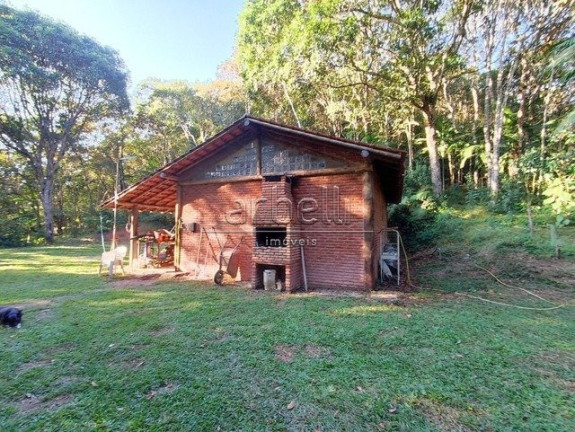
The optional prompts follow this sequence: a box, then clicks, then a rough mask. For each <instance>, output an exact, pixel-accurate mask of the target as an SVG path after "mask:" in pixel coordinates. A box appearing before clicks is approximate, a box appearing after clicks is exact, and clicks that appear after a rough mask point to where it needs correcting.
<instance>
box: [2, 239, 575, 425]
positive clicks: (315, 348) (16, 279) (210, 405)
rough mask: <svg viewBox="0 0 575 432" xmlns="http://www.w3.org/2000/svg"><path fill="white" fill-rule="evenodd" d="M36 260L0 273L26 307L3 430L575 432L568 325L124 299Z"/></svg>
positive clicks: (6, 375) (490, 310) (358, 304)
mask: <svg viewBox="0 0 575 432" xmlns="http://www.w3.org/2000/svg"><path fill="white" fill-rule="evenodd" d="M42 251H43V249H36V250H34V251H32V252H33V255H34V257H33V258H30V259H29V258H28V256H27V255H26V254H22V255H19V256H18V257H15V256H14V255H13V256H12V257H11V258H9V259H11V260H15V261H13V262H12V264H13V265H20V264H19V263H18V260H20V259H21V260H22V261H29V260H34V261H36V263H35V266H34V267H33V268H29V269H27V270H26V271H21V272H13V271H11V270H10V271H8V273H6V272H0V284H1V286H2V287H3V288H4V287H6V289H5V290H4V289H3V290H2V292H1V294H0V295H1V296H2V299H1V302H2V303H5V302H22V303H26V302H28V304H29V307H28V308H27V310H26V311H25V316H24V327H23V328H22V329H20V330H18V331H13V330H10V329H0V330H2V332H0V339H1V342H2V344H3V347H4V351H3V356H2V357H0V381H2V383H3V392H2V393H0V424H2V425H3V426H4V428H5V430H28V431H36V430H38V431H40V430H59V431H76V430H93V429H101V430H200V431H201V430H206V431H208V430H218V429H220V430H262V431H264V430H316V429H319V430H334V431H337V430H388V429H389V430H482V429H485V430H486V429H492V430H503V429H508V430H544V429H547V430H557V431H560V430H573V429H574V428H575V424H574V420H573V419H574V418H575V417H574V416H573V414H575V412H574V408H573V407H574V406H575V404H574V403H573V402H574V395H573V392H572V384H573V381H574V380H573V373H572V369H566V368H568V367H571V366H572V364H573V361H572V359H573V345H572V343H571V342H570V341H572V335H573V333H574V331H575V328H574V324H573V322H574V320H573V314H572V310H561V311H556V312H554V313H532V312H527V311H519V310H506V309H501V308H496V307H492V306H486V305H483V304H478V303H477V302H473V301H461V300H458V301H455V300H453V299H450V298H436V299H433V300H432V301H419V300H418V299H417V298H414V300H413V301H408V302H406V303H405V304H404V305H403V306H401V305H390V304H387V303H385V302H384V301H382V300H379V299H377V298H371V299H370V298H365V297H347V298H346V297H321V296H317V295H293V296H291V295H286V294H283V293H276V292H259V291H258V292H256V291H251V290H248V289H246V288H243V287H231V286H225V287H214V286H212V285H209V284H205V283H197V282H190V281H185V282H175V281H158V283H157V284H154V285H145V286H141V287H140V286H138V285H133V284H130V285H123V286H122V285H121V284H115V283H107V282H106V280H105V278H100V277H98V276H97V275H96V272H95V269H94V271H92V269H93V268H94V264H93V263H92V262H91V261H90V257H91V256H92V254H94V252H95V251H94V249H90V248H88V249H86V250H82V249H75V250H71V251H70V255H68V256H66V257H60V256H58V254H55V253H54V251H52V250H50V248H46V251H47V252H46V254H44V253H43V252H42ZM94 255H95V256H96V257H97V255H98V254H97V252H96V253H95V254H94ZM4 257H5V255H4V252H3V251H0V260H3V259H4ZM36 264H37V265H36ZM24 265H25V263H24ZM44 266H45V268H44ZM68 266H70V267H68ZM68 269H71V270H72V271H71V272H70V273H68V272H67V270H68ZM44 270H45V271H44ZM122 280H124V279H119V281H122ZM526 359H533V360H537V362H536V364H532V363H530V362H528V361H527V360H526ZM549 412H553V416H550V415H548V413H549Z"/></svg>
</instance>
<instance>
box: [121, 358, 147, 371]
mask: <svg viewBox="0 0 575 432" xmlns="http://www.w3.org/2000/svg"><path fill="white" fill-rule="evenodd" d="M144 364H146V361H145V360H144V359H143V358H140V357H138V358H135V359H132V360H128V361H124V362H121V363H120V367H121V368H123V369H126V370H137V369H140V368H141V367H142V366H144Z"/></svg>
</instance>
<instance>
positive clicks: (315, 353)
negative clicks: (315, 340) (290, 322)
mask: <svg viewBox="0 0 575 432" xmlns="http://www.w3.org/2000/svg"><path fill="white" fill-rule="evenodd" d="M305 353H306V354H307V355H308V356H309V357H312V358H319V357H325V356H326V355H329V350H328V349H327V348H324V347H320V346H318V345H314V344H307V345H306V346H305Z"/></svg>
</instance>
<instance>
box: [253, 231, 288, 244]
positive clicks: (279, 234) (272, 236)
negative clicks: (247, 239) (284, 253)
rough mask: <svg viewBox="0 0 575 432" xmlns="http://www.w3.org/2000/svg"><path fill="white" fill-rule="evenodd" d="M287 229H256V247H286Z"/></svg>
mask: <svg viewBox="0 0 575 432" xmlns="http://www.w3.org/2000/svg"><path fill="white" fill-rule="evenodd" d="M286 246H287V229H286V228H281V227H273V228H262V227H259V228H256V247H286Z"/></svg>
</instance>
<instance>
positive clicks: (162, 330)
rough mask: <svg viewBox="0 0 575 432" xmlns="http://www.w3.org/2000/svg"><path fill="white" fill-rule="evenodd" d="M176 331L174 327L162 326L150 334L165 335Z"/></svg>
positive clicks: (155, 335)
mask: <svg viewBox="0 0 575 432" xmlns="http://www.w3.org/2000/svg"><path fill="white" fill-rule="evenodd" d="M173 331H174V328H173V327H162V328H159V329H156V330H152V331H151V332H150V334H151V335H152V336H154V337H159V336H164V335H167V334H170V333H172V332H173Z"/></svg>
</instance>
